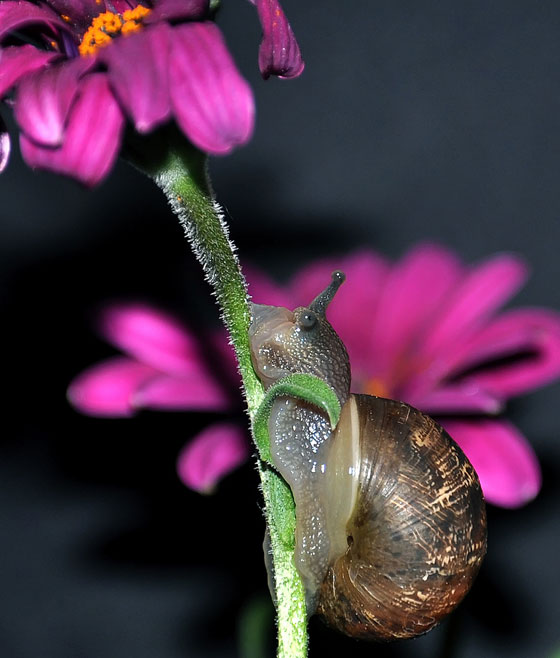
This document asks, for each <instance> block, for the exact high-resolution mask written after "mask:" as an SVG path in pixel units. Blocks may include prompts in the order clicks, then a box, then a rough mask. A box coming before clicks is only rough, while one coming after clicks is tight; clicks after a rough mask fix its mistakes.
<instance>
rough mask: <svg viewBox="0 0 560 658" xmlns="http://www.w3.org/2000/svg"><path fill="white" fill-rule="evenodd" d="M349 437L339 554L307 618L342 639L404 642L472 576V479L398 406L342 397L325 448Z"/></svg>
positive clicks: (466, 466)
mask: <svg viewBox="0 0 560 658" xmlns="http://www.w3.org/2000/svg"><path fill="white" fill-rule="evenodd" d="M353 405H355V407H356V409H355V410H354V409H352V406H353ZM353 422H354V423H356V422H358V423H359V430H356V429H352V427H351V426H352V423H353ZM353 431H354V432H355V431H359V434H360V442H361V446H360V449H361V459H360V473H359V477H358V482H359V484H358V490H357V494H356V504H355V507H354V510H353V512H352V516H351V518H350V519H349V520H348V522H347V524H346V532H347V550H346V551H345V552H344V553H343V554H342V555H341V556H340V557H338V558H337V559H336V560H335V561H334V562H333V563H332V564H330V565H329V567H328V570H327V573H326V575H325V578H324V580H323V582H322V584H321V586H320V590H319V595H318V603H317V613H318V614H319V615H320V616H321V617H323V618H324V620H325V621H326V622H327V623H328V624H329V625H331V626H334V627H335V628H337V629H338V630H340V631H342V632H343V633H346V634H347V635H351V636H352V637H359V638H363V639H377V640H390V639H395V638H407V637H413V636H415V635H418V634H421V633H424V632H426V631H428V630H429V629H430V628H432V626H434V625H435V624H437V623H438V622H439V621H440V620H441V619H442V618H443V617H445V616H446V615H447V614H448V613H450V612H451V611H452V610H453V609H454V608H455V607H456V606H457V604H458V603H459V602H460V601H461V600H462V599H463V597H464V596H465V594H466V593H467V591H468V590H469V588H470V586H471V584H472V582H473V580H474V578H475V576H476V574H477V573H478V570H479V567H480V564H481V562H482V558H483V557H484V554H485V552H486V512H485V506H484V502H483V498H482V491H481V489H480V484H479V482H478V477H477V475H476V473H475V471H474V469H473V467H472V466H471V464H470V462H469V461H468V460H467V458H466V457H465V455H464V454H463V452H462V451H461V450H460V448H459V447H458V446H457V444H455V442H454V441H453V440H452V439H451V438H450V437H449V435H448V434H447V433H446V432H445V430H443V428H441V427H440V426H439V425H438V424H437V423H435V422H434V421H433V420H432V419H431V418H429V417H428V416H426V415H424V414H422V413H421V412H419V411H417V410H416V409H413V408H412V407H410V406H408V405H406V404H404V403H402V402H395V401H394V400H385V399H382V398H375V397H372V396H366V395H353V396H351V398H350V399H349V401H348V402H347V403H346V405H345V406H344V409H343V413H342V416H341V418H340V421H339V424H338V426H337V429H336V431H335V433H334V436H333V439H332V440H333V444H335V443H336V442H337V441H340V440H341V439H343V437H344V436H348V434H351V433H352V432H353Z"/></svg>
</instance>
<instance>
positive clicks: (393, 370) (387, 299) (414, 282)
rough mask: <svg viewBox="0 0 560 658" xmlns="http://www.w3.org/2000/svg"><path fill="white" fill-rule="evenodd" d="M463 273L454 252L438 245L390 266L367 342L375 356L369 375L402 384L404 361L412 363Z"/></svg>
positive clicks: (420, 249) (420, 248)
mask: <svg viewBox="0 0 560 658" xmlns="http://www.w3.org/2000/svg"><path fill="white" fill-rule="evenodd" d="M461 274H463V267H462V266H461V264H460V263H459V261H458V259H457V257H456V256H455V254H454V253H453V252H451V251H449V250H448V249H445V248H444V247H440V246H438V245H435V244H422V245H419V246H418V247H415V248H414V249H411V250H410V251H409V252H408V253H407V254H406V255H405V256H404V257H403V258H402V260H401V261H400V262H398V263H396V264H395V265H394V267H393V268H392V270H391V273H390V275H389V276H388V277H387V279H386V281H385V283H384V285H383V288H382V289H381V291H380V294H379V302H378V312H377V314H376V316H375V321H374V323H373V326H372V327H371V330H370V337H369V341H368V342H369V344H370V351H371V353H372V354H373V355H374V356H373V358H372V366H373V367H372V368H371V373H370V374H371V375H372V376H375V377H378V378H380V379H382V380H383V381H385V384H386V386H387V387H388V388H389V389H393V388H396V387H398V386H399V384H401V382H400V381H399V378H400V377H401V376H402V373H401V372H400V371H401V369H402V363H403V362H404V363H408V364H413V363H414V360H415V357H416V355H417V351H418V347H417V345H418V343H419V341H420V340H421V339H422V337H423V335H424V332H425V331H426V329H427V327H429V326H430V324H431V322H432V321H433V318H434V316H435V317H437V314H438V311H439V309H440V307H441V305H442V300H444V299H445V297H446V296H447V295H448V294H449V292H450V291H451V290H452V289H453V287H454V286H455V285H456V284H457V281H458V280H459V277H460V276H461ZM373 364H375V365H373ZM410 370H411V371H414V368H410Z"/></svg>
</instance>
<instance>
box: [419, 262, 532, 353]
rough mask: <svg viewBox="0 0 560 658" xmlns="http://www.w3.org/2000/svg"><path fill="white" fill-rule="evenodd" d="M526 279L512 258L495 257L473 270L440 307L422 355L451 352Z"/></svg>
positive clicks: (524, 268) (519, 266)
mask: <svg viewBox="0 0 560 658" xmlns="http://www.w3.org/2000/svg"><path fill="white" fill-rule="evenodd" d="M526 278H527V268H526V266H525V264H524V263H523V262H522V261H521V260H520V259H519V258H516V257H515V256H511V255H507V254H504V255H499V256H496V257H494V258H492V259H490V260H488V261H487V262H486V263H483V264H482V265H479V266H477V267H475V268H474V269H473V270H472V271H471V273H470V274H469V275H468V276H466V277H465V279H464V281H463V283H462V284H461V285H460V286H458V287H457V288H456V289H455V291H454V292H453V294H452V295H451V296H450V297H449V298H448V299H447V301H446V303H445V304H444V305H443V307H442V309H441V312H440V314H439V317H438V318H437V319H436V322H435V324H434V328H433V330H432V331H431V332H430V334H429V335H428V336H427V338H426V345H425V347H424V350H423V351H424V353H425V354H426V355H434V354H441V352H442V349H444V348H447V347H450V348H451V350H454V349H455V347H456V345H457V343H458V341H460V340H463V338H464V337H465V336H467V335H469V334H470V333H471V332H472V331H473V330H474V329H475V328H476V327H478V326H480V325H481V323H482V322H483V321H485V320H486V319H487V318H488V317H489V316H490V315H491V314H492V313H493V312H494V311H496V309H498V308H499V307H500V306H501V305H502V304H503V303H504V302H506V301H507V300H508V299H509V298H510V297H511V296H512V295H513V294H514V293H515V292H516V291H517V290H518V289H519V288H520V287H521V285H522V284H523V283H524V281H525V279H526Z"/></svg>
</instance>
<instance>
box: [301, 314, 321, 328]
mask: <svg viewBox="0 0 560 658" xmlns="http://www.w3.org/2000/svg"><path fill="white" fill-rule="evenodd" d="M316 324H317V316H316V315H315V313H313V311H305V313H302V314H301V317H300V319H299V326H300V327H301V328H302V329H304V330H305V331H309V330H310V329H313V327H314V326H315V325H316Z"/></svg>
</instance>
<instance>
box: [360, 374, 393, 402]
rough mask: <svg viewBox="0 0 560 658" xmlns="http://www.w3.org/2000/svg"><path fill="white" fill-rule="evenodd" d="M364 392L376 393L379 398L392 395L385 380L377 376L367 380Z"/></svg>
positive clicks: (368, 393)
mask: <svg viewBox="0 0 560 658" xmlns="http://www.w3.org/2000/svg"><path fill="white" fill-rule="evenodd" d="M364 393H366V394H367V395H376V396H377V397H378V398H388V397H391V396H390V395H389V389H388V388H387V385H386V384H385V382H384V381H383V380H381V379H379V378H377V377H372V378H371V379H369V380H368V381H367V382H366V387H365V391H364Z"/></svg>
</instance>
